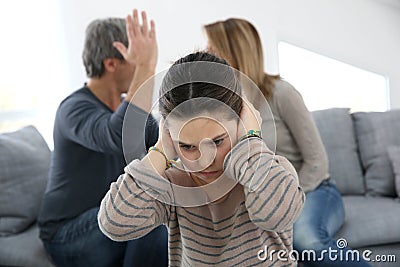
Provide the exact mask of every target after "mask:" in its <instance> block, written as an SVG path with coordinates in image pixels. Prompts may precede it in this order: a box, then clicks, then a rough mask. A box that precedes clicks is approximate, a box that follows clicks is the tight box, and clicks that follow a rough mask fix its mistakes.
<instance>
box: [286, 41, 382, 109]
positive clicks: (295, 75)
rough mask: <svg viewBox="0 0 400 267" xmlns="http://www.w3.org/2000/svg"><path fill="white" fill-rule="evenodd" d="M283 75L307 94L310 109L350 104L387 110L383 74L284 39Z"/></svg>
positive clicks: (363, 107)
mask: <svg viewBox="0 0 400 267" xmlns="http://www.w3.org/2000/svg"><path fill="white" fill-rule="evenodd" d="M278 49H279V69H280V75H281V76H282V77H283V78H284V79H286V80H287V81H288V82H289V83H291V84H292V85H293V86H294V87H295V88H296V89H297V90H298V91H299V92H300V93H301V94H302V96H303V99H304V102H305V103H306V105H307V107H308V109H309V110H311V111H312V110H319V109H326V108H333V107H348V108H351V111H352V112H354V111H386V110H388V109H389V90H388V82H387V79H386V78H385V77H384V76H383V75H379V74H376V73H373V72H369V71H366V70H363V69H360V68H357V67H354V66H352V65H349V64H346V63H343V62H340V61H337V60H334V59H331V58H328V57H325V56H322V55H319V54H317V53H313V52H310V51H308V50H305V49H302V48H299V47H296V46H294V45H291V44H288V43H285V42H280V43H279V45H278Z"/></svg>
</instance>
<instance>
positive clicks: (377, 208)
mask: <svg viewBox="0 0 400 267" xmlns="http://www.w3.org/2000/svg"><path fill="white" fill-rule="evenodd" d="M343 202H344V207H345V213H346V218H345V223H344V225H343V227H342V228H341V229H340V230H339V232H338V233H337V234H336V236H335V237H336V238H345V239H346V240H347V242H348V244H349V246H350V247H353V248H359V247H365V246H374V245H383V244H389V243H399V242H400V231H399V225H400V216H399V214H400V201H398V199H394V198H388V197H371V196H368V197H364V196H344V197H343Z"/></svg>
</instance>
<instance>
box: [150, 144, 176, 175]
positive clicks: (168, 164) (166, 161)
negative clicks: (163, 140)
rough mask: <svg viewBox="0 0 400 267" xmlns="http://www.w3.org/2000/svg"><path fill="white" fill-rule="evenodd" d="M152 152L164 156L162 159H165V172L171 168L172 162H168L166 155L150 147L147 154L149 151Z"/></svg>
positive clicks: (156, 148) (154, 147)
mask: <svg viewBox="0 0 400 267" xmlns="http://www.w3.org/2000/svg"><path fill="white" fill-rule="evenodd" d="M152 150H154V151H157V152H159V153H161V155H163V156H164V158H165V165H166V166H165V169H166V170H168V169H169V168H171V167H172V161H171V160H169V159H168V158H167V155H165V153H164V152H163V151H162V150H161V149H159V148H158V147H156V146H152V147H150V148H149V150H148V152H150V151H152Z"/></svg>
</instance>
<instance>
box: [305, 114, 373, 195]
mask: <svg viewBox="0 0 400 267" xmlns="http://www.w3.org/2000/svg"><path fill="white" fill-rule="evenodd" d="M312 114H313V117H314V120H315V123H316V125H317V128H318V130H319V133H320V135H321V138H322V142H323V144H324V146H325V149H326V153H327V154H328V159H329V173H330V175H331V177H332V178H333V180H334V181H336V185H337V187H338V189H339V190H340V192H341V193H342V194H344V195H348V194H352V195H357V194H358V195H360V194H364V193H365V186H364V178H363V173H362V169H361V163H360V160H359V156H358V153H357V145H356V141H355V137H354V129H353V121H352V119H351V116H350V114H349V109H347V108H332V109H326V110H318V111H314V112H312Z"/></svg>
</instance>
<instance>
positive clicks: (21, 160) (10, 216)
mask: <svg viewBox="0 0 400 267" xmlns="http://www.w3.org/2000/svg"><path fill="white" fill-rule="evenodd" d="M0 151H1V153H0V236H7V235H10V234H15V233H19V232H21V231H23V230H24V229H26V228H27V227H28V226H29V225H31V224H32V223H33V222H34V221H35V220H36V218H37V215H38V211H39V207H40V202H41V200H42V195H43V193H44V190H45V187H46V182H47V175H48V169H49V164H50V150H49V148H48V146H47V143H46V142H45V141H44V139H43V137H42V136H41V135H40V133H39V132H38V131H37V130H36V128H34V127H32V126H28V127H25V128H22V129H21V130H19V131H16V132H12V133H3V134H0Z"/></svg>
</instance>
